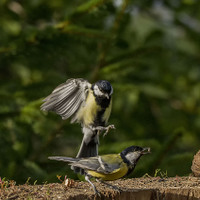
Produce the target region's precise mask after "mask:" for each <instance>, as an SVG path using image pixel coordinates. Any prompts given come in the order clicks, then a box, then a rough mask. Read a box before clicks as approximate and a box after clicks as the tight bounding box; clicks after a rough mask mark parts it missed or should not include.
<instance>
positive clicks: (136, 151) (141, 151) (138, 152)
mask: <svg viewBox="0 0 200 200" xmlns="http://www.w3.org/2000/svg"><path fill="white" fill-rule="evenodd" d="M150 150H151V149H150V148H149V147H144V148H142V147H139V146H130V147H128V148H126V149H125V150H123V151H122V152H121V154H120V155H121V157H123V158H125V159H126V160H127V162H128V163H129V164H130V165H132V166H135V165H136V163H137V161H138V160H139V159H140V157H141V156H142V155H145V154H148V153H151V152H150Z"/></svg>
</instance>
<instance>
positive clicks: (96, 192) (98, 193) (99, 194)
mask: <svg viewBox="0 0 200 200" xmlns="http://www.w3.org/2000/svg"><path fill="white" fill-rule="evenodd" d="M85 180H86V181H87V182H88V183H89V184H90V185H91V186H92V189H93V190H94V193H95V194H96V195H98V196H100V197H101V193H100V192H99V191H98V190H97V189H96V187H95V186H94V184H93V183H92V182H91V181H90V179H89V177H88V176H87V175H86V176H85Z"/></svg>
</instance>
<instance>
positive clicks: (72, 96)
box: [41, 78, 91, 121]
mask: <svg viewBox="0 0 200 200" xmlns="http://www.w3.org/2000/svg"><path fill="white" fill-rule="evenodd" d="M89 88H91V84H90V83H89V82H88V81H87V80H84V79H81V78H78V79H68V80H67V81H66V82H65V83H63V84H61V85H59V86H58V87H56V88H55V89H54V90H53V92H52V93H51V94H50V95H49V96H47V97H46V98H45V99H44V100H43V101H44V103H43V104H42V105H41V110H44V111H53V112H55V113H57V114H58V115H60V116H61V117H62V119H67V118H69V117H71V116H73V115H74V114H75V113H76V112H77V111H78V109H79V108H80V106H81V104H82V103H83V102H84V101H85V100H86V98H87V94H88V90H89ZM73 121H75V120H73Z"/></svg>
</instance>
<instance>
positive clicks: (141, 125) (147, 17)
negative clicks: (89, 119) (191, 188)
mask: <svg viewBox="0 0 200 200" xmlns="http://www.w3.org/2000/svg"><path fill="white" fill-rule="evenodd" d="M199 10H200V1H198V0H182V1H181V0H167V1H160V0H154V1H153V0H150V1H145V0H144V1H141V0H132V1H131V0H130V1H128V0H113V1H105V0H87V1H81V0H74V1H64V0H57V1H55V0H48V1H45V0H32V1H23V0H18V1H17V0H16V1H13V0H2V1H0V177H1V178H3V177H6V178H7V179H13V180H15V181H16V182H17V184H20V183H25V182H26V180H27V179H28V177H31V180H30V181H32V182H34V181H36V180H37V181H38V183H44V182H46V181H47V182H53V181H54V182H59V180H58V178H57V177H56V176H57V175H62V176H64V175H67V176H68V177H70V178H77V176H76V175H75V174H74V173H73V172H72V171H71V170H70V168H69V167H68V166H66V164H65V163H61V162H53V161H49V160H48V159H47V157H48V156H51V155H63V156H75V155H76V154H77V152H78V149H79V145H80V143H81V140H82V133H81V129H80V125H79V124H70V122H69V120H65V121H63V120H62V119H61V117H60V116H58V115H56V114H55V113H44V112H42V111H40V105H41V103H42V99H43V98H44V97H46V96H47V95H48V94H50V93H51V91H52V90H53V89H54V88H55V87H56V86H57V85H59V84H61V83H63V82H65V81H66V80H67V79H68V78H72V77H73V78H79V77H82V78H84V79H87V80H89V81H90V82H91V83H93V82H95V81H96V80H99V79H106V80H108V81H110V82H111V84H112V85H113V88H114V94H113V110H112V114H111V117H110V120H109V124H115V126H116V128H117V129H116V130H115V131H110V132H109V134H108V135H107V136H106V137H105V138H103V137H100V142H101V145H100V149H99V153H100V154H108V153H118V152H120V151H122V150H123V149H124V148H126V147H128V146H131V145H140V146H149V147H151V149H152V154H150V155H148V156H145V157H143V158H142V159H141V160H140V162H139V164H138V166H137V167H136V170H135V171H134V173H133V174H132V175H131V177H140V176H143V175H145V174H146V173H148V174H149V175H151V176H156V175H163V174H164V175H165V176H176V175H178V176H182V175H189V174H190V173H191V169H190V166H191V162H192V158H193V155H194V154H195V153H196V152H197V150H198V149H199V147H200V144H199V142H200V134H199V132H200V101H199V99H200V81H199V80H200V54H199V52H200V12H199Z"/></svg>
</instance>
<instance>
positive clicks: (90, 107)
mask: <svg viewBox="0 0 200 200" xmlns="http://www.w3.org/2000/svg"><path fill="white" fill-rule="evenodd" d="M112 93H113V88H112V86H111V84H110V83H109V82H108V81H106V80H100V81H97V82H96V83H94V84H90V83H89V82H88V81H87V80H84V79H82V78H77V79H73V78H72V79H68V80H67V81H66V82H65V83H63V84H61V85H59V86H58V87H56V88H55V89H54V90H53V92H52V93H51V94H50V95H49V96H47V97H46V98H45V99H44V100H43V101H44V103H43V104H42V105H41V110H44V111H53V112H56V113H57V114H58V115H60V116H61V117H62V119H63V120H65V119H67V118H69V117H71V123H74V122H78V123H80V124H81V126H82V132H83V134H84V136H83V140H82V143H81V146H80V149H79V152H78V154H77V157H78V158H81V157H91V156H97V155H98V144H99V134H98V133H99V131H100V132H101V131H106V133H105V134H107V132H108V130H109V129H111V128H115V127H114V125H109V126H107V127H106V124H107V122H108V119H109V117H110V113H111V107H112V99H111V95H112Z"/></svg>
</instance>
